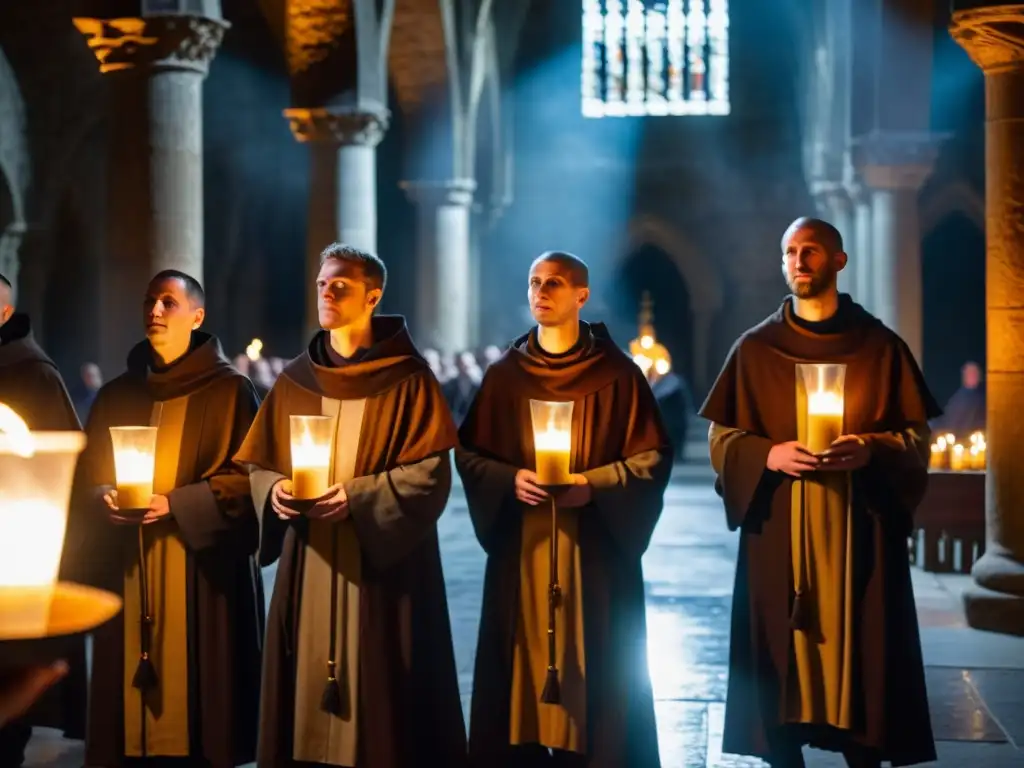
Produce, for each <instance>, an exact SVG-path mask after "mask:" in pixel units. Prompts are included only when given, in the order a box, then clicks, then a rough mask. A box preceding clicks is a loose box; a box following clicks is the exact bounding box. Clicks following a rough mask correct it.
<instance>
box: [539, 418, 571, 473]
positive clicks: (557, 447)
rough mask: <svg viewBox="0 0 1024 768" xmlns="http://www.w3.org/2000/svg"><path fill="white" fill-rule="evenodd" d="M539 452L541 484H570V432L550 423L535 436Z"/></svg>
mask: <svg viewBox="0 0 1024 768" xmlns="http://www.w3.org/2000/svg"><path fill="white" fill-rule="evenodd" d="M534 449H535V451H536V454H537V481H538V482H539V483H540V484H541V485H568V484H569V483H571V482H572V480H571V479H570V478H569V454H570V450H571V436H570V434H569V432H567V431H563V430H557V429H553V428H552V427H551V426H550V425H549V427H548V428H547V429H545V430H544V431H543V432H540V433H539V434H537V435H535V436H534Z"/></svg>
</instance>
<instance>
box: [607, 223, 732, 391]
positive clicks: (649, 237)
mask: <svg viewBox="0 0 1024 768" xmlns="http://www.w3.org/2000/svg"><path fill="white" fill-rule="evenodd" d="M645 245H652V246H655V247H656V248H658V249H660V250H661V251H663V252H664V253H665V254H667V255H668V257H669V258H670V259H671V260H672V263H673V264H674V265H675V267H676V269H677V270H678V271H679V274H680V276H681V277H682V278H683V281H684V282H685V283H686V286H687V288H688V290H689V294H690V309H691V313H692V315H693V352H692V363H693V377H694V381H693V384H694V385H695V388H696V389H697V390H698V391H701V392H703V391H705V390H706V388H707V387H708V385H709V384H710V381H709V378H708V377H709V368H708V364H709V350H710V346H711V326H712V323H713V321H714V318H715V316H716V315H717V313H718V312H719V311H720V310H721V308H722V302H723V300H724V291H723V289H722V280H721V277H720V275H719V274H718V272H717V271H716V270H715V268H714V267H713V266H712V265H711V264H710V263H709V262H708V260H707V259H706V258H705V257H704V256H703V255H702V254H701V253H700V251H698V250H697V248H696V247H695V246H694V245H693V244H692V242H691V241H690V240H689V239H688V238H687V237H685V236H684V235H683V234H682V233H680V232H679V231H678V230H677V229H676V228H675V227H673V226H672V225H670V224H668V223H667V222H665V221H664V220H662V219H660V218H658V217H656V216H640V217H637V218H636V219H634V220H633V221H632V222H630V225H629V229H628V231H627V234H626V238H625V241H624V242H623V243H622V246H621V247H620V248H619V249H618V251H617V253H618V258H617V262H616V265H615V266H616V267H618V266H621V264H622V262H623V260H624V259H627V258H629V257H630V256H631V255H632V254H633V253H635V252H636V251H638V250H639V249H640V248H642V247H643V246H645Z"/></svg>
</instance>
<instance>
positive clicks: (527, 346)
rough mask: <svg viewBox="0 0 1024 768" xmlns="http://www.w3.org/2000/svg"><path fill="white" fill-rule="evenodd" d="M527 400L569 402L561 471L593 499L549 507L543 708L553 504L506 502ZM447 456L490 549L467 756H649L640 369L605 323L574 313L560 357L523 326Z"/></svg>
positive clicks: (660, 468) (638, 761)
mask: <svg viewBox="0 0 1024 768" xmlns="http://www.w3.org/2000/svg"><path fill="white" fill-rule="evenodd" d="M530 399H538V400H549V401H561V402H564V401H572V402H573V423H572V437H571V440H572V448H571V451H572V453H571V465H570V468H571V469H572V471H574V472H576V473H579V474H582V475H584V477H586V478H587V480H588V482H589V484H590V486H591V491H592V501H591V503H589V504H587V505H586V506H584V507H582V508H579V509H576V510H569V509H566V510H562V509H560V510H559V511H558V520H559V530H558V546H559V576H558V578H559V583H560V586H561V587H562V589H563V592H564V600H563V601H562V604H561V605H560V606H559V609H558V611H557V614H556V630H555V639H556V641H557V647H556V663H557V665H558V672H559V680H560V683H561V689H562V691H561V692H562V701H561V702H560V703H559V704H558V705H551V704H544V703H540V702H539V701H538V699H539V698H540V695H541V692H542V689H543V685H544V680H545V677H546V668H547V660H548V654H547V641H546V638H547V621H548V619H547V605H548V602H547V600H548V598H547V588H548V569H549V564H548V557H549V547H550V536H551V532H550V507H548V506H547V504H541V505H538V506H537V507H531V506H528V505H525V504H522V503H520V502H519V501H518V500H517V499H516V498H515V488H514V483H515V475H516V472H517V471H518V470H519V469H521V468H533V467H534V466H535V456H534V449H533V434H532V427H531V419H530V405H529V400H530ZM459 437H460V447H459V450H457V451H456V466H457V468H458V470H459V473H460V475H461V476H462V480H463V484H464V486H465V489H466V496H467V500H468V502H469V511H470V517H471V519H472V521H473V528H474V531H475V533H476V535H477V539H478V540H479V541H480V544H481V546H482V547H483V548H484V550H485V551H486V553H487V571H486V578H485V582H484V602H483V612H482V616H481V622H480V637H479V642H478V646H477V657H476V673H475V680H474V686H473V703H472V714H471V717H470V759H471V762H472V763H473V764H474V765H479V766H481V767H483V766H492V765H499V764H503V761H505V760H506V759H508V755H507V752H508V750H509V747H510V746H515V745H520V744H529V743H534V744H540V745H544V746H549V747H554V748H556V749H559V750H565V751H572V752H577V753H582V754H585V755H586V756H587V763H588V765H590V766H608V768H612V767H613V766H623V765H643V766H654V767H656V766H657V765H659V764H660V760H659V756H658V743H657V733H656V730H655V723H654V701H653V696H652V694H651V688H650V679H649V677H648V674H647V671H646V619H645V608H644V588H643V573H642V569H641V566H640V559H641V557H642V555H643V553H644V551H645V550H646V548H647V545H648V542H649V541H650V536H651V533H652V532H653V530H654V526H655V525H656V523H657V521H658V518H659V516H660V514H661V509H662V504H663V494H664V490H665V486H666V485H667V483H668V478H669V473H670V470H671V455H672V448H671V445H670V443H669V440H668V438H667V436H666V434H665V430H664V426H663V424H662V422H661V418H660V414H659V413H658V410H657V405H656V404H655V401H654V396H653V395H652V394H651V390H650V387H649V385H648V384H647V381H646V380H645V379H644V377H643V374H642V373H641V372H640V369H639V368H637V367H636V365H635V364H634V363H633V362H632V360H630V359H629V358H628V357H627V356H626V355H625V354H624V353H622V352H621V351H620V350H619V349H618V347H617V346H616V345H615V344H614V342H613V341H612V340H611V338H610V336H609V335H608V333H607V330H606V329H605V328H604V326H603V325H599V324H596V325H591V324H588V323H581V325H580V341H579V344H578V345H577V346H576V347H574V348H573V349H572V350H569V352H567V353H566V354H564V355H549V354H547V353H545V352H544V351H543V350H542V349H541V348H540V346H539V344H538V343H537V340H536V332H535V331H531V332H530V333H529V334H526V335H524V336H523V337H521V338H520V339H518V340H517V341H516V342H514V343H513V345H512V347H511V348H510V349H509V350H508V351H507V352H506V353H505V355H504V356H503V357H502V358H500V359H499V360H498V361H496V362H495V363H494V364H493V365H491V366H490V367H489V368H488V369H487V372H486V373H485V375H484V380H483V382H482V383H481V387H480V392H479V393H478V395H477V397H476V399H475V400H474V402H473V405H472V407H471V409H470V411H469V414H468V416H467V418H466V420H465V422H464V423H463V425H462V427H461V429H460V431H459Z"/></svg>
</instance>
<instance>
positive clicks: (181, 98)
mask: <svg viewBox="0 0 1024 768" xmlns="http://www.w3.org/2000/svg"><path fill="white" fill-rule="evenodd" d="M204 10H205V11H206V13H207V14H208V15H203V16H200V15H152V16H144V17H142V18H118V19H91V18H76V19H74V23H75V26H76V27H77V28H78V30H79V32H81V33H82V34H83V35H84V36H85V37H86V39H87V40H88V43H89V47H90V48H91V49H92V50H93V53H95V55H96V58H97V59H98V60H99V64H100V71H101V72H103V73H104V74H106V75H107V76H108V77H109V78H110V79H111V81H112V86H113V87H112V89H111V105H110V107H111V113H110V114H111V118H112V119H111V135H110V161H109V172H108V177H107V188H108V201H107V242H108V244H109V245H108V250H107V259H106V265H105V269H104V270H103V288H102V291H101V301H102V303H101V306H102V307H103V315H102V319H101V324H100V330H101V338H102V342H103V343H102V347H101V348H102V350H103V355H102V358H101V363H100V365H101V367H102V368H103V370H104V372H105V373H106V375H107V376H111V375H113V374H116V373H118V372H120V371H121V370H122V369H123V368H124V359H125V355H126V354H127V353H128V349H129V348H130V346H131V345H132V344H133V343H134V342H136V341H138V340H139V339H140V337H141V336H142V331H143V329H142V317H141V310H140V309H139V308H140V306H141V302H142V295H143V291H144V290H145V287H146V283H147V282H148V281H149V278H151V277H152V276H153V275H154V274H155V273H156V272H158V271H160V270H162V269H178V270H181V271H182V272H186V273H188V274H190V275H192V276H193V277H195V278H196V279H197V280H200V281H202V279H203V99H202V96H203V92H202V84H203V79H204V78H205V77H206V73H207V69H208V66H209V64H210V61H211V60H212V59H213V57H214V55H215V54H216V51H217V48H218V47H219V45H220V42H221V39H222V38H223V36H224V31H225V29H227V27H228V24H227V23H226V22H224V21H223V20H222V19H221V18H220V7H219V3H217V2H209V0H207V2H205V3H204Z"/></svg>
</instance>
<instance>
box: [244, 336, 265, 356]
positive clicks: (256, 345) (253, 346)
mask: <svg viewBox="0 0 1024 768" xmlns="http://www.w3.org/2000/svg"><path fill="white" fill-rule="evenodd" d="M262 352H263V342H262V341H260V340H259V339H253V340H252V341H251V342H249V346H247V347H246V348H245V356H246V357H248V358H249V359H250V360H259V359H260V354H261V353H262Z"/></svg>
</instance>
